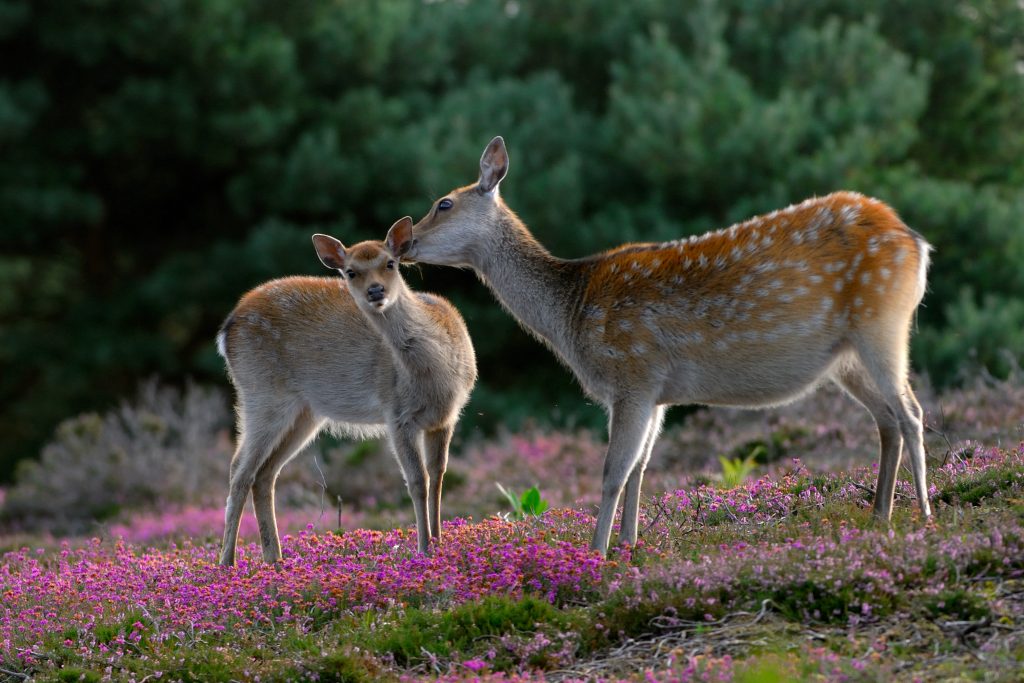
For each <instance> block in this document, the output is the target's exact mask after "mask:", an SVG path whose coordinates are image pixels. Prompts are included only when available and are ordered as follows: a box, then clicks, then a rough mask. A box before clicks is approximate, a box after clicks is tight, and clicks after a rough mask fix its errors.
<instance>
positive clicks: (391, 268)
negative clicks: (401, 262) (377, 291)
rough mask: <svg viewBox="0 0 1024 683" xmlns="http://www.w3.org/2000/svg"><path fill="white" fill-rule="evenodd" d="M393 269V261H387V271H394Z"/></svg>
mask: <svg viewBox="0 0 1024 683" xmlns="http://www.w3.org/2000/svg"><path fill="white" fill-rule="evenodd" d="M394 269H395V262H394V261H388V270H394Z"/></svg>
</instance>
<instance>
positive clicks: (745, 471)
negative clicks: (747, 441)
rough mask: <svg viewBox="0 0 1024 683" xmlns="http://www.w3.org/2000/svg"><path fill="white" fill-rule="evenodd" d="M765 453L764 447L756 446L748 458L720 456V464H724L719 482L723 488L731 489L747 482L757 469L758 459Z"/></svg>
mask: <svg viewBox="0 0 1024 683" xmlns="http://www.w3.org/2000/svg"><path fill="white" fill-rule="evenodd" d="M763 453H764V446H761V445H758V446H755V447H754V449H753V450H752V451H750V453H748V454H747V457H745V458H743V459H740V458H738V457H737V458H726V457H725V456H724V455H720V456H718V462H720V463H721V464H722V474H721V475H719V482H720V483H721V485H722V488H725V489H731V488H735V487H737V486H739V485H740V484H742V483H743V482H745V481H746V480H747V479H748V478H749V477H750V474H751V473H752V472H753V471H754V470H755V469H757V459H758V457H760V456H761V455H762V454H763Z"/></svg>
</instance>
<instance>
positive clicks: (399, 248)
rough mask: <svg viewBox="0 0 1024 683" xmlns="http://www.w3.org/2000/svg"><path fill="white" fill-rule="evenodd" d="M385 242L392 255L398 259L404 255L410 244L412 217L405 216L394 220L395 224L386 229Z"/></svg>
mask: <svg viewBox="0 0 1024 683" xmlns="http://www.w3.org/2000/svg"><path fill="white" fill-rule="evenodd" d="M385 244H387V247H388V251H390V252H391V255H392V256H395V257H396V258H398V259H401V258H402V257H403V256H405V255H406V254H407V253H408V252H409V248H410V247H411V246H412V218H410V217H409V216H406V217H405V218H399V219H398V220H397V221H395V224H394V225H392V226H391V229H390V230H388V236H387V238H386V239H385Z"/></svg>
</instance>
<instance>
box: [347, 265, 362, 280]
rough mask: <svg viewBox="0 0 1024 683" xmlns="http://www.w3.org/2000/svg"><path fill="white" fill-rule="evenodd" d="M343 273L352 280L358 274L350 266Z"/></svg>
mask: <svg viewBox="0 0 1024 683" xmlns="http://www.w3.org/2000/svg"><path fill="white" fill-rule="evenodd" d="M345 275H346V276H347V277H348V279H349V280H352V279H354V278H355V277H356V276H358V275H359V273H357V272H356V271H354V270H352V269H351V268H349V269H348V270H346V271H345Z"/></svg>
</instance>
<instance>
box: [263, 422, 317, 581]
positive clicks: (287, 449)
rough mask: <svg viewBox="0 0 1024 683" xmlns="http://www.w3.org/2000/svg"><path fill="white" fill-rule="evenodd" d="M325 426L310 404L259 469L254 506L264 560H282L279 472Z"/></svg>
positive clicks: (270, 561) (271, 562)
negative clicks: (277, 494) (276, 500)
mask: <svg viewBox="0 0 1024 683" xmlns="http://www.w3.org/2000/svg"><path fill="white" fill-rule="evenodd" d="M322 425H323V421H322V420H318V419H317V418H315V417H314V416H313V414H312V413H311V412H310V411H309V408H308V407H307V408H303V409H302V410H301V411H300V412H299V414H298V416H297V417H296V418H295V422H294V423H293V424H292V426H291V429H290V430H288V432H287V433H286V434H285V435H284V436H283V437H282V438H281V442H280V443H279V444H278V445H277V446H276V447H275V448H274V450H273V451H272V452H271V454H270V457H268V458H267V459H266V460H264V461H263V464H262V465H261V466H260V468H259V470H257V472H256V479H255V481H254V482H253V485H252V507H253V510H255V512H256V522H257V523H258V524H259V527H260V545H261V546H262V547H263V559H264V561H266V562H268V563H270V564H273V563H274V562H277V561H279V560H280V559H281V537H280V536H279V535H278V532H277V516H276V515H275V513H274V485H275V483H276V482H277V475H278V474H280V472H281V468H283V467H284V466H285V464H287V463H288V461H289V460H291V459H292V458H294V457H295V456H296V455H298V453H299V452H300V451H302V449H303V448H304V447H305V446H306V444H307V443H309V441H310V439H312V438H313V437H314V436H316V433H317V432H318V431H319V430H320V427H321V426H322Z"/></svg>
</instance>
